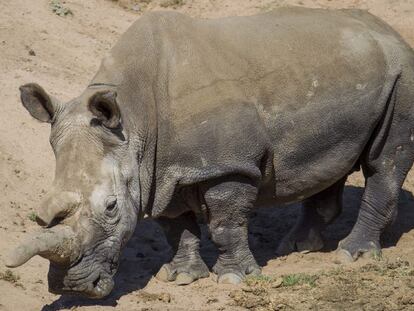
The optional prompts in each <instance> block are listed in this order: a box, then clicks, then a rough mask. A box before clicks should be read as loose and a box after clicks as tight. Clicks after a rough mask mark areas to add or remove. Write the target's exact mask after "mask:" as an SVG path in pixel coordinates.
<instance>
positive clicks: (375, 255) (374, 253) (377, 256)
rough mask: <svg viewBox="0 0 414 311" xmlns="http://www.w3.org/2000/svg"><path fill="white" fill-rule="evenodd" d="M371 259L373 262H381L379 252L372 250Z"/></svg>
mask: <svg viewBox="0 0 414 311" xmlns="http://www.w3.org/2000/svg"><path fill="white" fill-rule="evenodd" d="M371 257H372V259H374V260H375V261H382V260H383V258H382V252H381V250H373V251H372V253H371Z"/></svg>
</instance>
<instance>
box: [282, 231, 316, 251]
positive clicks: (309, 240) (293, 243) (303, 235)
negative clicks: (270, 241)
mask: <svg viewBox="0 0 414 311" xmlns="http://www.w3.org/2000/svg"><path fill="white" fill-rule="evenodd" d="M323 246H324V244H323V239H322V236H321V234H320V232H319V230H310V231H306V232H304V231H300V229H299V230H295V229H294V230H292V231H291V232H289V233H288V234H287V235H286V236H285V237H284V238H283V239H282V241H281V242H280V244H279V247H278V248H277V251H276V253H277V254H278V255H279V256H285V255H288V254H290V253H293V252H302V253H305V252H315V251H319V250H321V249H322V248H323Z"/></svg>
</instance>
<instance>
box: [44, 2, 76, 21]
mask: <svg viewBox="0 0 414 311" xmlns="http://www.w3.org/2000/svg"><path fill="white" fill-rule="evenodd" d="M49 7H50V9H51V10H52V11H53V12H54V13H55V14H56V15H59V16H61V17H65V16H68V15H73V12H72V10H71V9H69V8H68V7H65V6H64V5H63V4H62V2H61V1H60V0H51V1H50V2H49Z"/></svg>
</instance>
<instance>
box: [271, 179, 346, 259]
mask: <svg viewBox="0 0 414 311" xmlns="http://www.w3.org/2000/svg"><path fill="white" fill-rule="evenodd" d="M345 181H346V177H345V178H342V179H341V180H339V181H338V182H336V183H335V184H333V185H332V186H330V187H329V188H327V189H325V190H323V191H322V192H320V193H317V194H315V195H313V196H312V197H310V198H308V199H306V200H305V201H304V202H303V206H302V213H301V215H300V218H299V220H298V221H297V222H296V224H295V226H294V227H293V228H292V230H291V231H290V232H289V233H288V234H287V235H286V236H285V237H284V238H283V240H282V241H281V243H280V245H279V247H278V249H277V253H278V255H287V254H290V253H292V252H304V251H318V250H320V249H322V248H323V239H322V235H321V231H322V230H323V229H325V227H326V226H327V225H328V224H330V223H331V222H332V221H333V220H334V219H335V218H336V217H337V216H338V215H339V214H340V213H341V211H342V195H343V190H344V185H345Z"/></svg>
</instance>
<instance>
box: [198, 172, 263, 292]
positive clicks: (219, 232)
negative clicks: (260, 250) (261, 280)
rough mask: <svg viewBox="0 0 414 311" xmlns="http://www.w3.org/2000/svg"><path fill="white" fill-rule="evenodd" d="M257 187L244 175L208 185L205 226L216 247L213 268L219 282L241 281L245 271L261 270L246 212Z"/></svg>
mask: <svg viewBox="0 0 414 311" xmlns="http://www.w3.org/2000/svg"><path fill="white" fill-rule="evenodd" d="M256 195H257V188H256V187H255V186H254V185H252V184H251V183H249V182H248V181H247V180H245V179H240V180H232V181H225V182H222V183H215V184H211V185H208V186H207V189H205V192H204V200H205V203H206V206H207V213H208V215H209V219H208V220H207V221H208V227H209V230H210V233H211V237H212V240H213V242H214V244H215V245H216V246H217V248H218V250H219V257H218V259H217V263H216V264H215V265H214V267H213V271H214V272H215V273H216V274H217V276H218V278H217V281H218V282H219V283H231V284H238V283H240V282H241V281H242V280H243V279H244V278H245V277H246V275H247V274H260V267H259V266H258V264H257V263H256V260H255V259H254V257H253V255H252V253H251V251H250V249H249V244H248V214H249V211H250V210H251V208H252V207H253V202H254V201H255V200H256Z"/></svg>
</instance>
